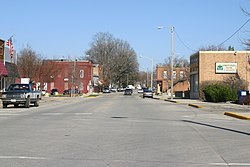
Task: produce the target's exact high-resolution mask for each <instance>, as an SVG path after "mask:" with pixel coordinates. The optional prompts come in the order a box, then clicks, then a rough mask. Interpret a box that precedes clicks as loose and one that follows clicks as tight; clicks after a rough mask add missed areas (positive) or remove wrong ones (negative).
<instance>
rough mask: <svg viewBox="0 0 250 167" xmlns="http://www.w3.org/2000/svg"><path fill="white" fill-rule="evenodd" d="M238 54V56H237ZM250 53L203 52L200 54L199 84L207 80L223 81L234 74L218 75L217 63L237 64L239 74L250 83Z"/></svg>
mask: <svg viewBox="0 0 250 167" xmlns="http://www.w3.org/2000/svg"><path fill="white" fill-rule="evenodd" d="M235 53H236V54H235ZM249 56H250V52H249V51H248V52H247V51H237V52H235V51H202V52H200V54H199V83H201V82H202V81H207V80H223V78H225V77H227V76H230V75H232V74H216V73H215V63H237V72H238V75H239V76H240V78H241V79H245V80H247V81H248V82H249V83H250V77H249V76H250V71H249V69H250V65H249V63H248V58H249Z"/></svg>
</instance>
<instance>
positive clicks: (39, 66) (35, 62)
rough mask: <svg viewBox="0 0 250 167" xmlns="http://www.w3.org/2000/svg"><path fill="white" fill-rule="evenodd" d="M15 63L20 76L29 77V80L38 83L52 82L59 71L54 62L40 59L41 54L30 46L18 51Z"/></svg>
mask: <svg viewBox="0 0 250 167" xmlns="http://www.w3.org/2000/svg"><path fill="white" fill-rule="evenodd" d="M17 65H18V70H19V72H20V75H21V77H24V78H30V80H31V81H37V82H40V83H49V82H52V81H53V79H54V77H55V76H57V74H58V72H59V71H60V69H59V66H58V65H57V64H56V62H54V61H50V60H42V58H41V56H40V55H39V54H37V53H36V52H35V51H34V50H32V48H31V47H30V46H27V47H26V48H24V49H22V50H21V51H20V53H19V56H18V62H17Z"/></svg>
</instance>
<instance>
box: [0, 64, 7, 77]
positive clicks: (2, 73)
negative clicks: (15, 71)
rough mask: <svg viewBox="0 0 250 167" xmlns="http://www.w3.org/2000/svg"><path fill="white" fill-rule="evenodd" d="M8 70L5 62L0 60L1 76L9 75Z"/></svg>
mask: <svg viewBox="0 0 250 167" xmlns="http://www.w3.org/2000/svg"><path fill="white" fill-rule="evenodd" d="M7 75H8V72H7V69H6V68H5V66H4V64H3V62H0V76H7Z"/></svg>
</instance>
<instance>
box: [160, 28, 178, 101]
mask: <svg viewBox="0 0 250 167" xmlns="http://www.w3.org/2000/svg"><path fill="white" fill-rule="evenodd" d="M163 28H166V27H162V26H160V27H158V29H163ZM170 28H171V99H173V93H174V78H173V68H174V27H173V26H171V27H170Z"/></svg>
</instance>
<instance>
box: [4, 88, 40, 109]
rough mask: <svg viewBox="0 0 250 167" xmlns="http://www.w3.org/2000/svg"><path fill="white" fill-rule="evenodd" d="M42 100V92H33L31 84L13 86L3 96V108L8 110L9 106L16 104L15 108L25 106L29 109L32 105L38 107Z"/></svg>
mask: <svg viewBox="0 0 250 167" xmlns="http://www.w3.org/2000/svg"><path fill="white" fill-rule="evenodd" d="M40 100H41V92H40V91H39V90H37V91H36V90H33V89H32V85H31V84H11V85H10V86H9V88H8V89H7V91H6V92H3V94H2V102H3V108H7V106H8V105H9V104H14V107H18V106H19V104H23V105H24V106H25V107H26V108H29V107H30V104H31V103H33V104H34V106H36V107H38V106H39V101H40Z"/></svg>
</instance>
